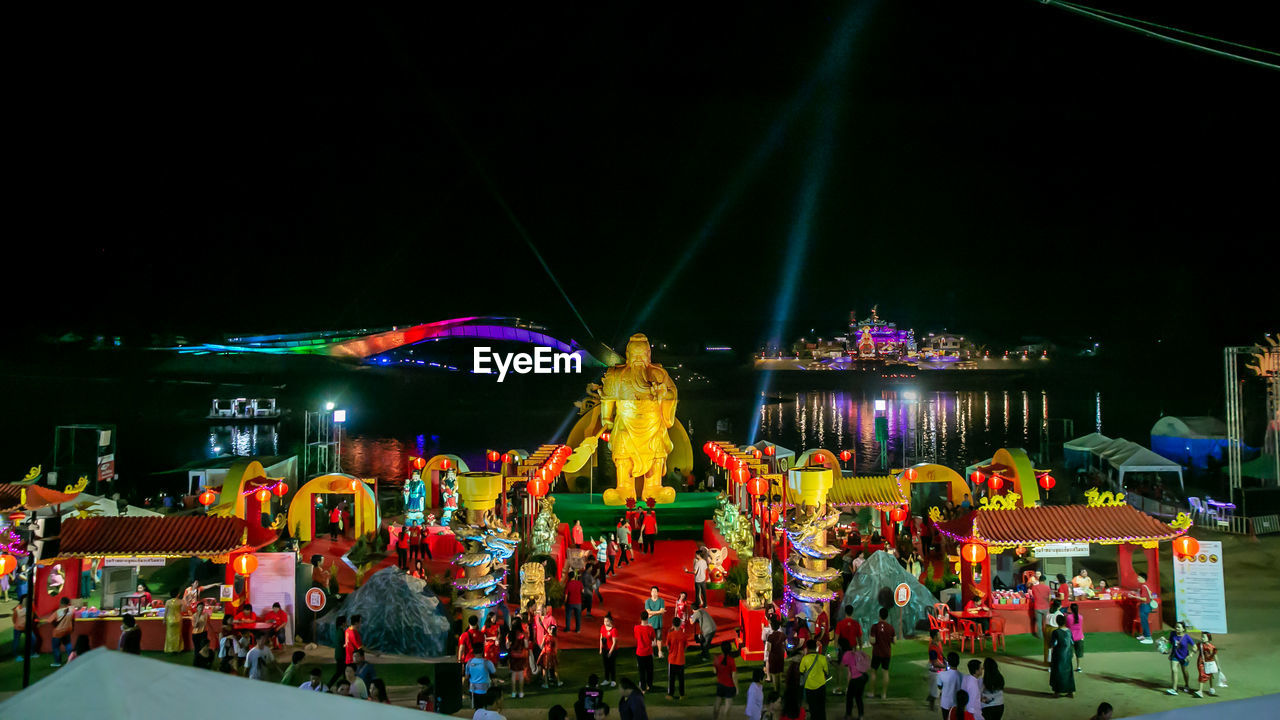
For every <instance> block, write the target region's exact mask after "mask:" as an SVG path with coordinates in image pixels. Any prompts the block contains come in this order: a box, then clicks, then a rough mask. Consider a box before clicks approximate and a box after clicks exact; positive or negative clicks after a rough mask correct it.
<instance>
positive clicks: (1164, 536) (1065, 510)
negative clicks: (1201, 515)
mask: <svg viewBox="0 0 1280 720" xmlns="http://www.w3.org/2000/svg"><path fill="white" fill-rule="evenodd" d="M934 525H935V526H936V527H937V528H938V529H939V530H941V531H942V532H943V533H944V534H947V535H950V536H952V537H953V538H955V539H957V540H961V541H963V540H969V539H976V540H978V541H979V542H984V543H986V544H988V545H992V546H1000V547H1017V546H1020V545H1044V544H1048V543H1065V542H1088V543H1104V544H1114V543H1121V542H1137V543H1143V542H1152V541H1160V540H1171V539H1173V538H1175V537H1177V536H1178V535H1181V534H1182V533H1183V532H1185V530H1186V529H1185V528H1181V529H1179V528H1175V527H1173V526H1172V525H1168V524H1166V523H1164V522H1161V521H1160V520H1157V519H1156V518H1154V517H1152V516H1150V515H1148V514H1146V513H1144V512H1142V511H1141V510H1138V509H1137V508H1135V507H1132V506H1130V505H1108V506H1097V507H1092V506H1086V505H1048V506H1040V507H1020V508H1014V509H1008V510H990V509H980V510H975V511H973V512H971V513H969V514H968V515H966V516H964V517H961V518H957V519H955V520H949V521H946V522H936V521H935V522H934Z"/></svg>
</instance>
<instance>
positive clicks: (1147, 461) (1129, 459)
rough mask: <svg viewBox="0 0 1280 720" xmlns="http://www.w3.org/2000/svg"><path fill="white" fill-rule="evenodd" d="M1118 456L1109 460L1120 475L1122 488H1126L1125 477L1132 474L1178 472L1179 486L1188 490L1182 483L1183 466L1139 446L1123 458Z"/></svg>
mask: <svg viewBox="0 0 1280 720" xmlns="http://www.w3.org/2000/svg"><path fill="white" fill-rule="evenodd" d="M1119 455H1121V454H1118V455H1117V456H1116V457H1113V458H1108V460H1107V461H1108V462H1109V463H1111V467H1113V468H1115V469H1116V470H1117V471H1118V472H1119V473H1120V487H1121V488H1124V475H1125V473H1131V472H1152V473H1158V472H1176V473H1178V484H1179V485H1181V486H1182V488H1183V490H1184V491H1185V490H1186V485H1185V484H1184V483H1183V482H1182V466H1181V465H1179V464H1178V463H1176V462H1173V461H1172V460H1169V459H1167V458H1164V457H1161V456H1160V455H1157V454H1155V453H1154V452H1151V451H1150V450H1148V449H1146V448H1144V447H1141V446H1138V447H1137V449H1136V450H1134V451H1133V452H1129V453H1122V455H1123V457H1120V456H1119Z"/></svg>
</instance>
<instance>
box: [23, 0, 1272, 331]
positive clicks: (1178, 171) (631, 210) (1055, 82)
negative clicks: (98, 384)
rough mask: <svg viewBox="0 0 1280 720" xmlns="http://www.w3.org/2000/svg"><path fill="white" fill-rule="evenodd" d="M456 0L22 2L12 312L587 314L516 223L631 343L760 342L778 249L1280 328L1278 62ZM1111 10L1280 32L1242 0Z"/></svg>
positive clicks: (801, 20)
mask: <svg viewBox="0 0 1280 720" xmlns="http://www.w3.org/2000/svg"><path fill="white" fill-rule="evenodd" d="M698 5H700V4H698ZM441 7H442V6H441V5H440V4H421V7H418V8H417V9H416V10H415V11H413V13H412V14H401V12H400V11H397V12H395V13H390V12H388V13H385V14H384V13H380V12H375V11H372V10H367V9H364V8H347V9H346V12H345V13H341V14H330V9H329V8H316V7H307V8H291V9H289V10H285V9H278V8H254V10H253V11H252V12H245V13H244V14H231V12H230V10H229V9H228V8H226V7H223V6H219V7H218V8H217V10H218V11H220V12H221V14H216V13H213V12H210V11H209V10H207V9H205V10H204V11H201V9H199V8H194V7H187V6H184V7H181V8H166V9H164V10H137V9H133V8H128V7H121V6H112V7H111V8H109V9H106V10H103V9H95V10H92V11H90V12H91V13H102V14H99V15H86V14H78V13H77V14H76V15H69V14H67V12H68V11H66V10H65V9H63V10H60V11H59V12H60V13H61V14H59V15H57V16H45V17H32V18H28V19H26V21H25V22H15V23H14V25H12V26H11V32H13V33H14V34H15V35H16V36H19V37H21V38H22V40H21V45H22V46H24V47H25V51H23V52H19V53H18V54H17V55H18V56H20V57H21V59H20V60H19V61H18V62H17V63H16V64H14V65H11V73H12V75H13V77H14V81H13V83H12V84H11V85H10V90H9V93H8V94H9V99H10V103H9V108H8V109H9V112H8V113H7V115H8V116H9V120H10V122H11V123H13V124H12V125H10V131H9V150H10V165H9V169H10V173H11V176H10V180H11V183H12V184H11V185H10V187H11V190H10V192H9V195H10V201H11V202H12V203H13V207H15V209H16V210H17V212H18V214H19V217H22V216H26V217H27V218H28V220H27V221H24V222H20V223H15V225H16V226H17V227H18V228H19V229H17V231H16V232H15V234H14V235H12V236H11V242H13V243H14V246H11V247H15V248H20V249H21V254H18V250H16V249H14V250H11V252H14V253H15V254H14V255H13V256H12V257H13V258H17V257H32V258H33V260H32V261H31V262H30V263H28V264H21V263H17V262H12V263H10V265H9V272H8V275H9V278H8V282H6V283H5V293H6V295H7V296H8V297H7V298H6V299H7V300H8V302H7V307H9V308H10V317H9V318H8V320H9V322H10V324H11V327H12V328H14V329H15V330H16V331H18V332H26V333H30V334H36V333H44V334H60V333H62V332H65V331H68V330H76V331H78V332H81V333H95V332H126V333H139V332H141V333H148V332H153V331H160V332H182V333H187V334H189V335H191V336H196V337H209V336H213V335H217V334H220V333H223V332H283V331H305V330H313V329H323V328H337V327H359V326H365V325H368V326H381V325H390V324H395V323H401V324H403V323H410V322H424V321H430V320H437V319H443V318H448V317H454V316H458V315H464V314H495V315H517V316H522V317H528V318H533V319H535V320H539V321H541V322H544V323H546V324H548V325H550V326H551V327H552V328H554V329H555V330H556V331H557V332H556V334H558V335H560V336H561V337H570V336H572V337H579V338H581V337H584V336H585V335H586V331H585V330H584V329H583V327H582V324H581V323H580V322H579V321H578V319H577V318H576V317H575V315H574V313H573V311H572V310H571V309H570V308H569V306H568V304H567V303H566V302H565V301H564V300H563V299H562V298H561V296H560V295H559V293H558V292H557V291H556V289H555V287H554V285H553V284H552V283H551V281H550V280H549V279H548V276H547V274H546V273H545V272H544V271H543V270H542V268H541V267H540V265H539V264H538V261H537V259H536V258H535V256H534V255H533V254H532V252H531V251H530V249H529V247H528V245H527V244H526V243H525V241H524V240H523V239H522V236H521V232H520V230H519V229H517V226H516V224H515V222H518V223H519V224H520V226H522V227H523V229H524V230H525V232H527V234H528V237H529V238H530V240H531V241H532V242H533V244H534V245H535V246H536V247H537V248H538V249H539V250H540V251H541V253H542V254H543V256H544V258H545V260H546V262H547V263H548V265H549V266H550V268H551V269H552V271H553V272H554V274H555V275H556V277H557V278H558V279H559V281H560V283H561V284H562V285H563V286H564V288H565V291H566V292H567V293H568V295H569V298H570V299H571V300H572V301H573V303H575V304H576V305H577V307H578V309H579V310H580V311H581V314H582V316H583V318H584V319H585V321H586V323H587V325H589V326H590V329H591V330H592V331H593V332H594V334H595V336H596V337H597V338H599V339H601V340H604V341H606V342H610V343H615V344H616V343H618V342H620V341H621V340H622V339H624V338H625V337H626V335H627V334H629V333H630V332H633V331H635V330H645V331H647V332H649V333H650V334H651V335H652V336H655V337H662V338H669V339H672V340H691V341H692V340H705V341H708V342H712V341H714V342H727V343H734V344H737V345H739V346H744V347H747V346H754V345H755V344H757V343H758V342H760V341H762V340H763V339H764V338H765V336H766V335H767V334H768V332H769V328H768V325H769V322H768V318H769V317H770V316H771V314H772V313H773V311H774V304H775V302H776V298H777V297H778V294H779V289H780V287H782V286H783V285H784V284H785V283H788V282H795V283H798V285H797V290H796V294H795V304H794V308H793V311H792V313H791V318H792V322H791V323H790V324H789V325H788V326H786V328H785V329H784V334H785V335H787V336H792V335H798V334H800V333H802V332H807V331H808V330H809V328H810V327H815V328H817V329H818V330H820V331H821V330H825V329H830V328H833V327H837V326H839V325H840V324H841V323H843V322H844V321H845V319H846V318H847V313H848V311H849V310H850V309H853V308H857V309H858V310H859V314H860V316H861V315H865V314H866V311H867V309H868V308H869V306H870V305H871V304H873V303H879V304H880V310H881V315H882V316H886V317H888V318H890V319H895V320H898V321H899V322H900V323H902V324H904V325H907V326H912V327H915V328H916V329H917V330H932V329H939V328H941V327H943V326H948V327H950V328H952V329H957V330H962V331H967V332H969V333H973V334H984V335H988V336H991V337H1000V338H1017V337H1019V336H1023V335H1047V336H1050V337H1056V338H1060V339H1064V340H1065V339H1069V338H1071V337H1075V336H1084V335H1095V336H1101V337H1104V338H1114V337H1117V336H1124V335H1130V334H1136V335H1142V336H1153V337H1159V336H1161V335H1164V336H1165V337H1168V336H1170V335H1177V336H1181V337H1184V338H1185V337H1188V336H1194V337H1197V338H1198V339H1199V340H1201V341H1205V342H1209V343H1212V344H1215V345H1216V344H1221V343H1223V342H1227V343H1231V344H1239V343H1244V342H1253V341H1255V340H1257V339H1258V336H1259V334H1260V333H1262V332H1263V331H1267V330H1270V331H1275V330H1280V327H1276V326H1275V321H1276V320H1277V314H1276V310H1277V307H1280V303H1278V302H1276V297H1275V282H1276V259H1275V258H1276V254H1275V253H1276V250H1275V245H1276V242H1275V241H1276V238H1277V234H1278V233H1277V215H1276V198H1277V197H1278V196H1280V193H1278V191H1277V187H1276V186H1277V182H1276V177H1277V176H1276V167H1277V161H1280V149H1278V141H1277V128H1278V127H1280V120H1278V118H1277V116H1276V114H1275V113H1274V105H1275V102H1274V101H1275V99H1276V97H1280V73H1276V72H1273V71H1267V70H1263V69H1258V68H1254V67H1249V66H1246V65H1244V64H1240V63H1235V62H1231V61H1228V60H1224V59H1219V58H1214V57H1210V56H1208V55H1205V54H1201V53H1197V52H1195V51H1192V50H1188V49H1183V48H1178V47H1174V46H1171V45H1168V44H1165V43H1162V42H1159V41H1157V40H1153V39H1149V38H1145V37H1142V36H1140V35H1137V34H1134V33H1129V32H1126V31H1123V30H1120V29H1116V28H1112V27H1107V26H1104V25H1101V24H1098V23H1096V22H1094V21H1090V20H1087V19H1084V18H1080V17H1076V16H1074V15H1070V14H1068V13H1065V12H1063V11H1061V10H1057V9H1054V8H1050V7H1045V6H1043V5H1040V4H1039V3H1036V2H1032V1H1031V0H999V1H996V2H985V3H982V2H979V3H954V2H893V1H891V0H880V1H879V2H878V3H875V4H873V5H872V7H871V8H869V10H868V11H867V12H866V13H865V16H866V18H865V22H861V23H859V24H857V25H858V26H857V27H856V28H855V29H854V31H853V32H852V33H842V32H841V30H840V29H839V28H840V27H841V26H842V25H843V24H844V23H845V20H846V18H847V17H848V13H849V12H850V10H849V8H850V7H851V5H850V4H849V3H835V2H832V3H802V4H798V5H797V6H795V7H791V6H788V7H786V8H785V9H783V6H780V5H779V6H774V7H772V8H769V9H760V8H752V7H744V6H742V5H740V4H732V5H730V4H726V5H723V6H718V7H716V8H702V7H691V6H690V4H687V3H686V4H677V5H671V6H659V5H654V4H652V3H646V4H632V5H628V6H627V7H626V8H612V7H611V8H603V9H600V8H593V9H573V10H562V9H556V8H553V7H551V6H547V5H545V4H540V5H538V6H537V7H536V8H525V9H522V10H519V11H516V12H512V11H509V10H504V9H500V8H499V7H498V6H496V5H490V4H482V5H475V6H474V8H475V14H473V15H469V16H459V15H453V14H443V12H442V11H441V9H440V8H441ZM1099 7H1105V8H1107V9H1110V10H1114V11H1117V12H1123V13H1127V14H1131V15H1137V16H1139V17H1143V18H1147V19H1151V20H1155V21H1159V22H1165V23H1169V24H1173V25H1177V26H1180V27H1184V28H1188V29H1193V30H1196V31H1199V32H1205V33H1211V34H1218V35H1220V36H1223V37H1226V38H1229V39H1231V40H1235V41H1239V42H1245V43H1251V44H1255V45H1260V46H1263V47H1267V48H1269V49H1272V50H1276V49H1280V42H1277V41H1276V37H1275V35H1274V34H1272V35H1271V36H1270V37H1268V36H1267V31H1266V28H1267V27H1268V25H1267V23H1264V22H1263V21H1262V16H1261V13H1262V12H1263V11H1262V10H1261V9H1260V8H1255V7H1253V6H1252V4H1251V3H1245V2H1230V3H1215V4H1205V3H1196V4H1190V3H1188V4H1185V6H1183V5H1182V4H1174V5H1173V6H1170V4H1168V3H1124V4H1121V3H1116V2H1112V1H1111V0H1107V1H1106V2H1105V3H1102V4H1100V5H1099ZM455 11H456V8H452V7H451V8H450V11H449V12H455ZM1249 13H1254V15H1253V16H1250V15H1249ZM1270 27H1272V29H1274V25H1271V26H1270ZM837 42H843V43H845V45H844V47H847V49H848V54H847V60H846V62H845V63H844V64H842V65H840V66H839V69H838V70H837V71H835V72H831V71H830V65H829V64H828V63H826V61H824V58H825V57H828V56H829V55H831V54H832V50H831V46H832V44H833V43H837ZM17 49H20V50H21V49H23V48H22V47H19V48H17ZM836 54H839V53H836ZM806 88H807V89H806ZM770 138H772V140H771V139H770ZM762 148H768V149H767V150H762ZM819 154H820V158H821V159H822V160H823V161H824V162H825V166H826V167H827V172H826V174H825V176H824V177H823V179H822V180H821V181H820V182H817V194H816V201H815V203H814V206H813V207H814V210H813V216H812V220H813V221H812V223H810V224H808V226H807V232H804V231H797V230H796V228H795V223H796V218H797V216H798V208H799V206H800V204H801V194H802V192H803V188H805V187H806V182H810V183H813V182H814V180H813V176H812V175H811V173H813V172H814V168H815V166H818V165H821V164H822V163H817V162H815V158H817V157H819ZM504 206H505V207H506V208H509V210H510V214H508V213H507V212H505V211H504ZM718 207H719V208H720V210H719V211H717V208H718ZM713 217H714V218H715V220H714V221H712V222H709V219H711V218H713ZM513 218H514V221H515V222H513ZM704 229H706V232H705V241H704V242H701V243H698V238H699V237H700V236H701V235H702V234H703V233H704ZM797 237H807V238H808V240H807V242H808V246H807V251H806V254H805V255H804V256H803V259H802V260H801V261H800V262H799V263H798V265H799V270H798V272H797V274H796V275H795V276H793V277H792V278H783V277H782V268H783V267H784V259H785V257H787V256H788V255H790V254H794V253H796V252H798V251H799V247H798V246H797V244H796V238H797ZM686 252H691V255H690V258H689V262H688V263H687V264H686V265H685V266H684V269H683V270H682V271H681V272H680V274H678V275H675V276H674V277H670V278H669V277H668V276H669V275H670V274H671V273H672V269H673V268H674V267H675V266H676V265H677V263H678V261H679V259H680V258H681V256H682V255H684V254H685V253H686ZM665 279H669V280H670V281H671V282H670V283H669V286H670V290H669V291H668V292H667V293H666V294H665V295H664V296H663V299H662V300H661V302H659V303H658V304H657V306H656V309H655V311H654V313H653V314H652V315H651V316H650V317H649V319H648V320H647V321H646V322H645V323H644V324H643V326H641V327H635V326H634V324H635V321H636V318H637V316H638V315H639V314H640V312H641V310H642V308H643V307H644V306H645V305H646V303H648V302H650V300H651V299H652V298H653V297H654V295H655V293H656V292H657V290H658V288H659V287H660V286H661V285H662V283H663V281H664V280H665ZM1264 282H1269V283H1270V285H1271V291H1270V292H1271V294H1270V296H1269V297H1268V296H1267V294H1266V292H1265V291H1266V288H1264V286H1263V285H1264Z"/></svg>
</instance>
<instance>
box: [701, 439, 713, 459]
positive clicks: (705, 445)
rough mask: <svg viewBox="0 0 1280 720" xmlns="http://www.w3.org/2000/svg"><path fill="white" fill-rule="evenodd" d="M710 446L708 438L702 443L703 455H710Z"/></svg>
mask: <svg viewBox="0 0 1280 720" xmlns="http://www.w3.org/2000/svg"><path fill="white" fill-rule="evenodd" d="M711 448H712V444H711V441H710V440H708V441H706V442H704V443H702V454H703V455H707V456H710V455H711Z"/></svg>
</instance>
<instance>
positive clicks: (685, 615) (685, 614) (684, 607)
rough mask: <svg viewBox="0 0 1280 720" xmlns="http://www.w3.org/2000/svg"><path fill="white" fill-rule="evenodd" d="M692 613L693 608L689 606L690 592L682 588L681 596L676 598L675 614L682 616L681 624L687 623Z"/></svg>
mask: <svg viewBox="0 0 1280 720" xmlns="http://www.w3.org/2000/svg"><path fill="white" fill-rule="evenodd" d="M691 615H693V610H692V609H691V608H690V606H689V593H687V592H684V591H683V590H681V591H680V597H678V598H676V611H675V616H676V617H678V618H680V624H682V625H687V624H688V623H689V617H690V616H691Z"/></svg>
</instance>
